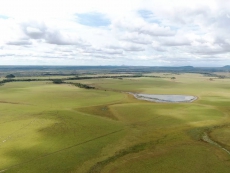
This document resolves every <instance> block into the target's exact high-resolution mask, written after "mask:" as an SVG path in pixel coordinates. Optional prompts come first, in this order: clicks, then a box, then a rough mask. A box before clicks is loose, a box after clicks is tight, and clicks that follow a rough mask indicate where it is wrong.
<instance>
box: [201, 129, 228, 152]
mask: <svg viewBox="0 0 230 173" xmlns="http://www.w3.org/2000/svg"><path fill="white" fill-rule="evenodd" d="M202 140H203V141H205V142H207V143H209V144H212V145H215V146H217V147H219V148H221V149H222V150H224V151H225V152H227V153H228V154H229V155H230V151H228V150H227V149H226V148H224V147H222V146H221V145H220V144H218V143H217V142H215V141H213V140H211V139H210V137H209V136H208V134H207V133H206V132H204V134H203V136H202Z"/></svg>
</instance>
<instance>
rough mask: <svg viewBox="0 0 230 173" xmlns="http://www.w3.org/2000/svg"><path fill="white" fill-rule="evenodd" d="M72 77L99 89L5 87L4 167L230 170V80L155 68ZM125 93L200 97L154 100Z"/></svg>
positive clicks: (68, 172) (76, 171) (187, 172)
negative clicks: (145, 71)
mask: <svg viewBox="0 0 230 173" xmlns="http://www.w3.org/2000/svg"><path fill="white" fill-rule="evenodd" d="M148 75H149V77H148ZM154 75H155V76H160V77H161V78H156V77H151V76H154ZM172 77H175V78H176V79H171V78H172ZM46 78H47V77H46ZM55 78H58V77H57V76H56V77H55ZM66 82H70V81H66ZM71 82H80V83H83V84H87V85H90V86H94V87H96V89H84V88H78V87H76V86H73V85H70V84H53V83H52V82H51V81H32V82H10V83H5V84H4V85H2V86H0V173H1V172H6V173H16V172H17V173H18V172H19V173H99V172H101V173H140V172H143V173H152V172H154V173H182V172H183V173H194V172H202V173H229V172H230V152H229V151H230V108H229V105H230V79H228V78H225V79H219V78H215V77H213V79H212V80H210V77H205V76H203V75H201V74H170V73H168V74H163V73H156V74H155V73H153V74H147V75H145V77H130V78H129V77H126V78H122V79H113V78H100V79H84V80H76V81H71ZM126 92H136V93H145V94H176V95H178V94H184V95H193V96H197V97H198V99H197V100H196V101H194V102H192V103H154V102H148V101H143V100H137V99H135V98H134V97H133V96H132V95H129V94H127V93H126ZM205 135H206V136H205ZM206 138H208V139H209V140H205V139H206Z"/></svg>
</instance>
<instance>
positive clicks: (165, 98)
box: [129, 93, 197, 103]
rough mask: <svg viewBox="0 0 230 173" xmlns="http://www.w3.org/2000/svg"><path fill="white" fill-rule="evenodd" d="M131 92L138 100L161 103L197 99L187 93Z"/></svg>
mask: <svg viewBox="0 0 230 173" xmlns="http://www.w3.org/2000/svg"><path fill="white" fill-rule="evenodd" d="M129 94H132V95H133V96H134V97H135V98H137V99H139V100H147V101H151V102H160V103H161V102H163V103H167V102H170V103H180V102H193V101H194V100H196V99H197V97H196V96H189V95H166V94H137V93H129Z"/></svg>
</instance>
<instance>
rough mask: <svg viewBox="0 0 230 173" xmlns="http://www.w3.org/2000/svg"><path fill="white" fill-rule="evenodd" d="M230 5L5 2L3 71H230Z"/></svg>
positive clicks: (219, 0)
mask: <svg viewBox="0 0 230 173" xmlns="http://www.w3.org/2000/svg"><path fill="white" fill-rule="evenodd" d="M229 31H230V1H225V0H203V1H200V0H194V1H184V0H175V1H171V0H154V1H149V0H125V1H124V0H117V1H113V0H94V1H92V0H39V1H38V0H17V1H15V0H0V38H1V39H0V65H146V66H184V65H192V66H224V65H227V64H230V56H229V55H230V35H229Z"/></svg>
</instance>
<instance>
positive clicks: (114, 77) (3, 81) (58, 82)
mask: <svg viewBox="0 0 230 173" xmlns="http://www.w3.org/2000/svg"><path fill="white" fill-rule="evenodd" d="M135 77H153V78H160V76H143V75H141V74H139V75H121V76H88V77H87V76H83V77H79V76H76V77H69V78H61V79H52V78H49V79H15V78H14V79H13V78H8V79H3V80H2V81H0V85H3V84H5V83H9V82H34V81H51V82H53V83H55V84H61V83H67V84H73V85H75V86H78V87H80V88H86V89H94V87H91V86H88V85H85V84H81V83H71V82H64V81H65V80H84V79H103V78H113V79H123V78H135Z"/></svg>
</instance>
